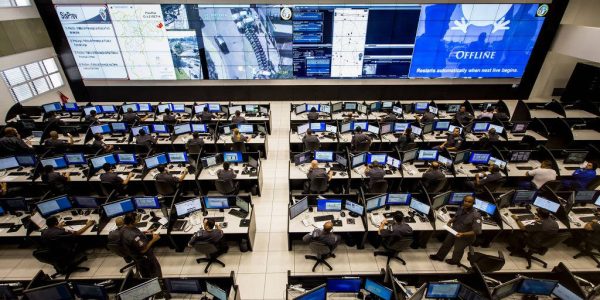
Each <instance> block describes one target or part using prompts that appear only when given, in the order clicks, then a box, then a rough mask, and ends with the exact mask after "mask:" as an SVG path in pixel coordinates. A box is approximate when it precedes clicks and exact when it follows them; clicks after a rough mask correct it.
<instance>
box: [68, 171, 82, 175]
mask: <svg viewBox="0 0 600 300" xmlns="http://www.w3.org/2000/svg"><path fill="white" fill-rule="evenodd" d="M69 175H71V176H79V175H81V173H79V172H69Z"/></svg>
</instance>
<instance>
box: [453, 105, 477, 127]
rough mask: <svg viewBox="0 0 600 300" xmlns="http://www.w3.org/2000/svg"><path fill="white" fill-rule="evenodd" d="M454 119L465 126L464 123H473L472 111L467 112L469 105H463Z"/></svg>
mask: <svg viewBox="0 0 600 300" xmlns="http://www.w3.org/2000/svg"><path fill="white" fill-rule="evenodd" d="M454 119H455V120H456V121H457V122H458V123H459V124H460V125H463V126H464V125H467V124H469V123H471V121H472V120H473V115H471V113H469V112H467V107H465V106H464V105H461V106H460V108H459V110H458V112H457V113H456V114H455V115H454Z"/></svg>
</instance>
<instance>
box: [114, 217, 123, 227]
mask: <svg viewBox="0 0 600 300" xmlns="http://www.w3.org/2000/svg"><path fill="white" fill-rule="evenodd" d="M115 225H116V226H117V228H119V227H123V225H125V221H123V217H122V216H119V217H116V218H115Z"/></svg>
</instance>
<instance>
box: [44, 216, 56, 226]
mask: <svg viewBox="0 0 600 300" xmlns="http://www.w3.org/2000/svg"><path fill="white" fill-rule="evenodd" d="M57 225H58V218H57V217H54V216H53V217H50V218H48V219H46V226H48V228H52V227H56V226H57Z"/></svg>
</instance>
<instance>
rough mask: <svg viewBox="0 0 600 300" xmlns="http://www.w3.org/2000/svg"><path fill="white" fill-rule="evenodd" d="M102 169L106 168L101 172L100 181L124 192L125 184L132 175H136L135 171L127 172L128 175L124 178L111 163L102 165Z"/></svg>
mask: <svg viewBox="0 0 600 300" xmlns="http://www.w3.org/2000/svg"><path fill="white" fill-rule="evenodd" d="M102 170H104V173H102V174H100V182H101V183H106V184H109V185H111V186H112V187H113V188H114V189H115V190H117V191H119V192H123V191H124V190H125V186H126V185H127V184H128V183H129V180H131V177H133V175H134V174H133V172H130V173H129V174H127V177H126V178H125V179H123V178H121V177H120V176H119V174H117V173H115V172H114V171H113V167H112V166H111V165H110V164H109V163H105V164H104V165H102Z"/></svg>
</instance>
